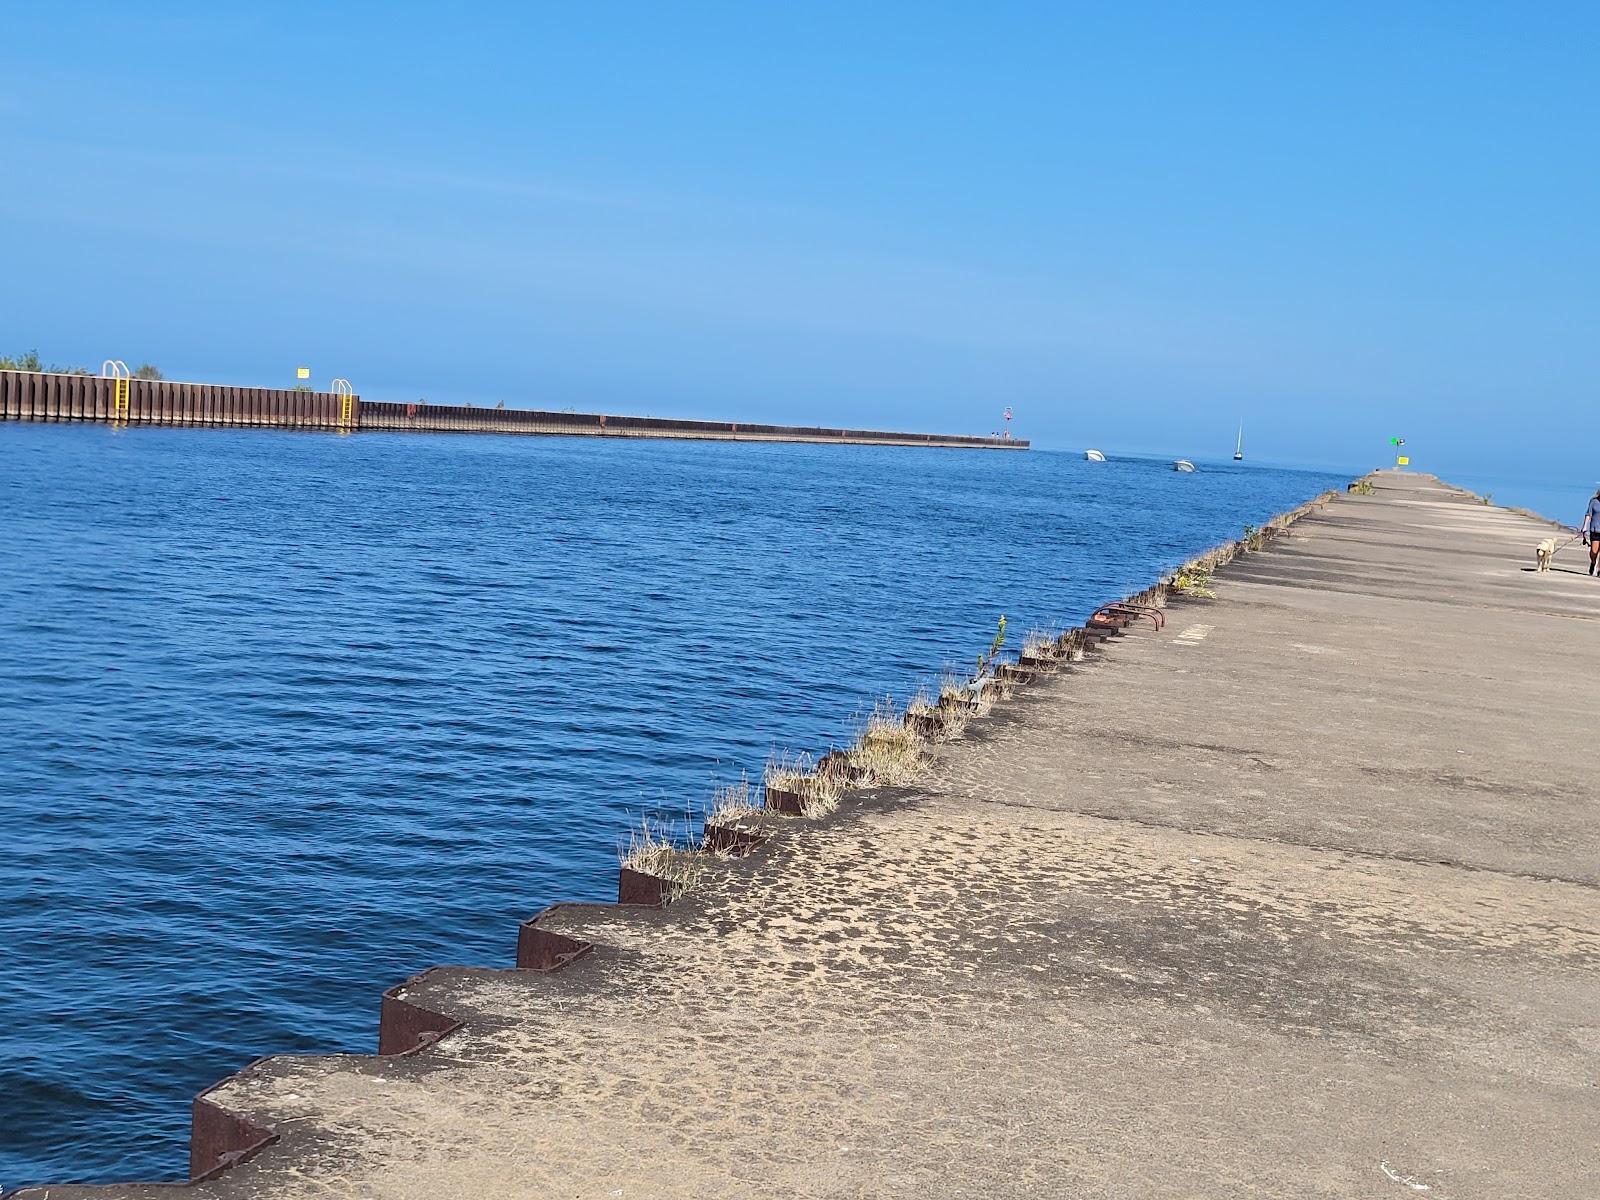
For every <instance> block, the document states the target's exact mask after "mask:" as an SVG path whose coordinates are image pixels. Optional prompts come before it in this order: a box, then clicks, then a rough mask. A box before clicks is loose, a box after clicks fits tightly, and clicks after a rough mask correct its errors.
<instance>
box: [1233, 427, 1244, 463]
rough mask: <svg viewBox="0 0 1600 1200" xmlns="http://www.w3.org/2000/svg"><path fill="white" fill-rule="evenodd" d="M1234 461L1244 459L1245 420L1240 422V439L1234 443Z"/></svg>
mask: <svg viewBox="0 0 1600 1200" xmlns="http://www.w3.org/2000/svg"><path fill="white" fill-rule="evenodd" d="M1233 461H1234V462H1243V461H1244V422H1243V421H1240V422H1239V440H1238V441H1237V442H1235V443H1234V444H1233Z"/></svg>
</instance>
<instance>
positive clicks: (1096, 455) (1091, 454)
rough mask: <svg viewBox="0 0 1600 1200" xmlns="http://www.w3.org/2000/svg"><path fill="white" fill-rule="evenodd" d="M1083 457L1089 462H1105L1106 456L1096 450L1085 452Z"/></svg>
mask: <svg viewBox="0 0 1600 1200" xmlns="http://www.w3.org/2000/svg"><path fill="white" fill-rule="evenodd" d="M1083 456H1084V457H1085V458H1086V459H1088V460H1089V461H1090V462H1105V460H1106V456H1105V455H1104V454H1101V453H1100V451H1098V450H1085V451H1084V452H1083Z"/></svg>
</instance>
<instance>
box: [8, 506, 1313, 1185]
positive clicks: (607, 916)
mask: <svg viewBox="0 0 1600 1200" xmlns="http://www.w3.org/2000/svg"><path fill="white" fill-rule="evenodd" d="M1332 498H1333V496H1332V494H1331V493H1329V494H1327V495H1324V496H1322V497H1319V498H1317V499H1316V500H1313V501H1310V502H1308V503H1306V504H1305V505H1302V506H1301V507H1299V508H1297V509H1295V510H1293V511H1292V512H1289V513H1285V514H1283V515H1281V516H1279V517H1277V518H1274V519H1273V520H1271V521H1268V522H1267V523H1266V524H1265V525H1264V526H1263V527H1262V528H1261V530H1260V531H1259V532H1258V533H1256V534H1254V535H1252V536H1251V537H1250V538H1248V539H1245V540H1241V541H1235V542H1229V543H1226V544H1224V545H1221V546H1218V547H1216V548H1214V549H1212V550H1210V551H1208V552H1207V553H1205V554H1203V555H1200V556H1199V557H1197V558H1195V559H1193V560H1191V561H1190V562H1189V563H1187V564H1186V565H1185V566H1184V567H1183V568H1182V569H1181V570H1180V571H1178V572H1176V573H1174V574H1172V575H1169V576H1168V577H1166V578H1164V579H1162V580H1160V581H1158V582H1156V583H1154V584H1152V586H1150V587H1149V588H1147V589H1145V590H1143V591H1140V592H1138V593H1136V594H1133V595H1130V596H1128V597H1127V598H1126V599H1124V600H1121V601H1115V602H1111V603H1107V604H1105V605H1101V606H1099V607H1098V608H1096V609H1095V610H1094V612H1093V613H1092V614H1090V615H1089V616H1088V618H1087V619H1086V620H1085V621H1084V623H1083V624H1082V625H1079V626H1077V627H1075V628H1071V629H1067V630H1065V631H1063V632H1052V633H1051V634H1050V635H1049V636H1044V635H1042V634H1037V635H1030V636H1028V637H1026V638H1024V639H1023V640H1022V641H1021V644H1020V647H1019V650H1020V653H1018V652H1015V651H1009V652H1006V653H1004V654H1003V655H1001V656H999V657H995V658H993V659H992V660H991V661H990V662H989V668H988V669H987V670H986V671H984V672H982V673H980V675H979V676H977V677H976V678H973V679H969V680H964V681H962V682H961V683H960V684H959V685H956V684H954V683H953V681H952V685H951V686H949V687H944V686H941V688H940V690H939V694H938V696H937V699H936V700H935V699H934V698H933V697H931V696H930V697H929V702H928V703H926V704H921V705H919V704H916V703H913V704H912V705H910V706H908V708H907V709H906V710H905V711H904V712H903V713H894V714H892V715H893V716H894V717H895V718H897V719H896V721H895V722H894V725H898V727H899V728H898V729H896V728H894V727H893V726H892V725H889V724H869V725H868V727H867V728H866V729H865V730H864V731H863V733H862V736H861V738H860V739H859V740H858V741H857V742H856V743H855V744H854V745H853V746H850V747H847V748H843V749H831V750H829V751H828V752H827V753H826V754H823V755H821V756H820V757H818V758H816V759H814V760H813V759H809V758H807V759H805V760H804V769H803V771H798V772H796V773H795V774H797V775H798V776H799V777H798V778H796V779H793V780H791V781H787V784H786V786H783V785H780V781H779V780H778V779H777V778H775V777H774V773H773V772H772V771H771V768H770V765H769V774H768V776H767V778H766V779H765V780H764V781H763V784H764V786H762V787H761V788H760V790H759V791H758V792H757V793H755V794H753V795H751V794H748V793H747V792H741V793H740V795H739V796H737V797H735V799H734V802H733V803H730V804H726V805H724V806H723V807H721V808H716V807H714V808H712V809H711V810H710V811H708V812H707V813H706V814H705V817H704V829H703V834H702V835H701V837H700V839H699V841H698V842H697V843H691V844H687V845H686V844H682V843H677V844H661V845H646V846H644V847H642V848H640V849H638V850H630V853H629V854H628V856H627V857H626V858H625V859H624V861H623V863H622V864H621V865H620V867H619V869H618V873H617V885H616V895H617V901H616V903H615V904H593V903H560V904H555V905H551V906H550V907H548V908H546V909H544V910H543V911H542V912H540V913H538V914H537V915H535V916H533V917H531V918H529V919H528V920H526V921H524V922H522V924H521V925H520V926H519V927H518V930H517V935H516V941H515V952H514V954H515V957H514V962H515V967H514V968H504V969H495V968H453V967H435V968H431V969H429V970H427V971H424V972H422V973H420V974H418V975H415V976H413V977H411V978H410V979H408V980H406V981H405V982H403V983H400V984H397V985H395V986H393V987H391V988H389V989H388V990H387V991H386V992H384V993H383V994H382V996H381V998H380V999H379V1005H378V1014H377V1021H376V1025H377V1047H376V1048H377V1054H376V1055H375V1056H372V1055H339V1056H291V1055H278V1056H272V1057H268V1058H263V1059H259V1060H257V1061H256V1062H255V1063H252V1064H251V1065H250V1066H248V1067H246V1068H245V1069H244V1070H242V1071H240V1072H239V1073H237V1074H235V1075H233V1076H230V1077H229V1078H227V1079H224V1080H222V1081H221V1082H219V1083H217V1084H215V1085H214V1086H212V1087H210V1088H208V1089H207V1090H206V1091H205V1092H202V1093H201V1094H200V1095H199V1096H198V1097H197V1098H196V1099H195V1101H194V1103H193V1106H192V1132H191V1141H190V1176H191V1179H190V1182H201V1181H205V1180H209V1179H213V1178H215V1177H217V1176H219V1175H221V1174H223V1173H225V1172H231V1171H233V1170H234V1169H235V1168H238V1167H239V1166H240V1165H241V1164H245V1163H246V1162H247V1161H248V1160H251V1159H256V1160H257V1161H256V1162H254V1163H252V1164H251V1165H250V1166H249V1167H247V1168H246V1169H245V1170H246V1172H247V1173H248V1176H249V1177H248V1178H246V1179H242V1180H240V1181H239V1182H238V1183H237V1185H236V1186H237V1188H238V1189H239V1190H237V1191H234V1192H230V1193H229V1194H230V1195H247V1194H251V1192H250V1189H251V1188H252V1187H254V1186H260V1187H262V1188H263V1190H265V1189H266V1188H267V1186H268V1183H269V1181H270V1179H271V1178H272V1176H273V1174H274V1173H280V1172H281V1173H287V1174H293V1175H304V1174H305V1173H306V1172H307V1171H308V1169H309V1168H308V1164H313V1163H315V1161H316V1160H317V1158H318V1156H319V1155H321V1154H325V1153H326V1149H325V1146H319V1144H318V1141H317V1139H318V1137H319V1136H320V1134H319V1133H318V1132H316V1131H310V1130H307V1128H306V1126H305V1125H304V1123H303V1122H300V1121H299V1119H298V1118H288V1119H284V1116H283V1113H282V1111H281V1109H279V1108H278V1107H277V1099H276V1097H270V1098H268V1099H263V1097H264V1096H265V1095H266V1093H268V1092H270V1091H272V1090H273V1089H274V1088H278V1086H279V1085H280V1084H282V1082H283V1081H284V1080H285V1079H287V1078H290V1077H292V1076H294V1074H295V1073H296V1072H299V1071H302V1070H305V1069H308V1068H309V1069H312V1070H322V1069H324V1068H326V1069H327V1070H329V1071H342V1070H344V1069H345V1068H347V1067H352V1066H354V1067H355V1069H358V1070H365V1069H371V1070H372V1071H373V1077H374V1078H378V1079H380V1080H382V1081H392V1082H394V1083H396V1084H398V1085H399V1086H401V1087H404V1086H409V1085H410V1084H412V1083H414V1082H415V1081H416V1080H418V1079H419V1078H422V1077H424V1076H425V1075H426V1074H427V1073H428V1072H429V1071H430V1070H433V1069H436V1068H437V1063H436V1062H435V1061H434V1058H433V1056H432V1055H431V1051H432V1050H433V1049H434V1048H435V1047H436V1046H439V1045H441V1044H443V1046H444V1053H445V1054H446V1055H448V1053H449V1048H450V1042H449V1039H450V1038H452V1037H453V1036H454V1035H456V1034H458V1033H459V1032H460V1031H462V1030H464V1029H465V1030H468V1031H469V1032H477V1033H480V1034H481V1033H483V1032H484V1031H485V1030H486V1029H488V1026H487V1025H486V1024H485V1022H484V1021H483V1018H482V1017H481V1015H480V1014H476V1013H473V1012H471V1011H469V1010H470V1009H471V1005H470V1004H469V1003H467V1002H466V1001H465V1000H464V999H463V987H464V984H463V980H469V981H471V984H472V985H473V986H482V985H488V986H505V987H507V988H514V989H529V991H530V994H533V995H538V994H540V993H539V992H538V990H537V989H540V988H544V987H547V986H548V987H550V988H552V989H554V988H561V989H564V990H563V991H562V993H561V994H562V995H563V996H564V997H565V999H566V1000H567V1002H568V1006H569V1009H570V1011H574V1012H581V1011H583V1010H585V1009H586V1008H588V1007H590V1001H592V999H593V997H592V996H590V995H588V994H586V991H585V989H586V988H597V989H603V988H607V987H613V986H615V987H619V988H620V987H622V986H625V984H624V983H622V982H619V981H618V980H617V977H616V975H615V974H609V975H608V974H607V973H608V972H616V970H617V957H618V952H617V949H616V947H615V946H614V945H608V944H607V943H606V942H603V941H601V940H599V939H597V938H596V937H594V936H591V935H592V934H593V932H594V931H593V930H592V929H590V928H589V923H591V922H593V921H601V922H612V923H613V926H612V929H611V930H610V933H611V935H612V936H613V937H615V938H618V939H619V940H620V939H621V937H622V926H623V924H624V923H626V924H627V925H628V926H629V927H630V928H631V929H633V930H634V931H635V932H634V933H632V934H630V935H629V937H630V953H631V955H632V956H638V955H639V945H640V944H641V943H644V942H649V941H651V940H652V939H654V938H657V937H663V938H665V937H668V936H671V935H670V932H669V931H667V930H665V929H664V928H663V924H662V923H664V922H666V921H670V920H671V919H672V918H671V917H669V916H668V914H667V910H668V909H669V908H672V907H673V906H674V905H678V904H680V903H684V902H687V903H689V904H693V903H695V902H696V897H697V894H700V893H701V892H702V891H703V890H709V888H707V887H706V885H705V884H704V883H703V882H702V881H703V879H704V876H705V874H706V873H707V872H710V871H721V870H726V869H728V868H730V867H736V868H737V869H739V870H740V871H742V872H744V875H743V876H742V878H741V880H740V881H739V882H740V884H741V885H742V884H743V883H748V882H749V881H750V878H751V876H753V875H755V874H756V873H758V872H760V871H762V870H763V869H764V868H771V866H772V865H773V860H774V859H775V858H777V857H779V856H783V857H784V858H786V859H788V860H801V861H803V860H804V857H805V856H806V855H808V854H814V853H815V852H816V851H815V847H814V844H813V843H811V842H810V841H808V836H809V833H810V832H811V831H814V830H816V829H818V828H820V827H821V826H823V825H824V824H826V823H829V822H830V820H831V823H832V824H833V825H834V826H837V825H839V824H842V823H844V822H846V821H848V820H850V819H851V818H852V816H853V815H854V814H858V813H859V812H860V811H862V810H864V809H866V808H867V807H868V806H869V805H870V803H871V800H870V799H869V797H870V796H871V794H873V793H875V792H879V791H885V792H889V793H893V792H894V791H895V789H896V786H897V779H899V781H900V782H904V779H903V778H900V777H899V774H898V772H899V770H900V768H901V767H903V766H905V764H906V763H907V761H908V760H911V759H915V758H917V757H918V756H920V755H922V754H923V753H924V752H925V751H926V750H928V749H930V748H931V747H933V746H934V745H937V744H945V743H948V742H952V741H957V740H959V739H961V738H962V737H963V735H964V734H965V733H966V732H967V731H969V730H970V729H971V728H972V727H971V726H970V724H969V722H971V721H974V720H977V719H980V718H984V717H987V716H989V715H990V714H991V713H1004V712H1005V710H1006V707H1007V706H1008V705H1010V704H1013V703H1014V702H1016V701H1017V700H1018V699H1019V698H1022V699H1025V697H1026V696H1027V689H1028V688H1029V687H1030V686H1031V685H1033V684H1035V683H1036V682H1038V681H1042V680H1048V679H1055V678H1061V677H1063V676H1070V675H1071V674H1072V673H1073V672H1074V671H1076V670H1078V669H1081V667H1083V666H1084V665H1089V666H1091V667H1092V665H1093V664H1094V663H1095V662H1096V660H1098V659H1099V658H1100V657H1101V656H1102V655H1103V653H1104V652H1105V651H1106V650H1107V648H1108V647H1114V646H1115V645H1116V644H1117V643H1118V642H1120V641H1122V640H1123V639H1125V638H1126V637H1127V636H1128V634H1130V633H1132V632H1133V631H1134V629H1135V628H1137V627H1140V626H1143V625H1149V626H1151V627H1153V628H1156V629H1159V628H1162V627H1163V626H1164V624H1165V618H1164V616H1163V613H1164V610H1165V609H1166V607H1167V603H1168V600H1169V597H1171V596H1177V597H1183V596H1185V595H1203V586H1204V582H1205V580H1206V578H1207V577H1208V575H1209V573H1210V572H1211V571H1212V570H1214V569H1217V568H1219V567H1221V566H1224V565H1226V564H1227V563H1229V562H1231V561H1233V560H1234V559H1237V558H1239V557H1241V556H1248V555H1251V554H1253V553H1255V552H1257V551H1259V550H1261V549H1263V548H1264V547H1265V546H1266V545H1267V544H1268V543H1270V542H1272V541H1273V540H1274V539H1276V538H1277V537H1279V536H1280V535H1282V534H1283V533H1284V532H1285V531H1286V530H1287V529H1288V528H1289V527H1290V526H1291V525H1292V524H1293V523H1294V522H1295V521H1297V520H1299V519H1300V518H1301V517H1304V516H1306V515H1308V514H1311V513H1313V512H1316V511H1318V510H1319V509H1320V508H1322V507H1323V506H1325V505H1326V504H1328V503H1329V502H1330V501H1331V500H1332ZM876 715H877V714H875V716H876ZM647 831H648V827H647ZM646 840H647V841H648V837H647V839H646ZM856 865H857V866H858V867H859V866H860V864H859V863H858V864H856ZM866 873H867V872H865V871H861V870H857V871H856V874H858V875H864V874H866ZM791 899H792V897H791ZM693 936H694V937H696V938H699V937H709V936H710V935H708V934H707V933H706V931H705V929H704V928H701V929H700V930H699V931H698V932H696V933H695V934H693ZM964 936H965V937H966V938H968V939H969V940H970V938H971V934H970V932H969V933H967V934H965V935H964ZM508 949H509V947H508ZM586 968H593V970H592V971H590V973H589V974H587V975H585V971H586ZM650 969H651V968H648V967H647V968H643V970H645V971H646V972H648V970H650ZM596 1007H598V1006H596ZM774 1020H775V1021H777V1019H776V1018H774ZM735 1057H738V1056H735ZM568 1065H569V1066H573V1065H574V1064H572V1063H569V1064H568ZM380 1072H384V1073H385V1074H380ZM296 1086H299V1085H296ZM279 1090H286V1089H279ZM293 1095H294V1097H295V1098H296V1101H298V1098H299V1097H300V1093H293ZM482 1099H483V1104H484V1106H485V1108H488V1107H491V1106H492V1105H493V1103H494V1101H493V1098H492V1097H487V1096H485V1097H483V1098H482ZM473 1121H474V1122H475V1123H476V1124H477V1126H478V1127H479V1128H478V1131H480V1132H481V1128H482V1127H487V1126H488V1125H490V1124H492V1122H493V1118H492V1117H490V1116H486V1115H485V1114H484V1112H481V1111H480V1112H478V1113H476V1114H475V1115H474V1117H473ZM357 1157H359V1151H357ZM279 1177H280V1178H281V1176H279ZM172 1186H173V1185H166V1184H156V1185H111V1186H100V1187H96V1186H75V1187H74V1186H67V1187H63V1186H50V1187H48V1188H35V1189H28V1190H26V1191H24V1192H22V1193H19V1194H18V1196H17V1200H22V1198H23V1197H26V1200H113V1198H115V1200H157V1198H158V1197H163V1196H170V1195H172V1194H173V1192H172V1190H171V1188H172ZM179 1194H182V1193H179ZM205 1194H209V1193H205ZM523 1194H543V1193H542V1192H539V1191H528V1192H526V1193H523ZM552 1194H553V1193H552Z"/></svg>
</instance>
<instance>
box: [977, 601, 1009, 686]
mask: <svg viewBox="0 0 1600 1200" xmlns="http://www.w3.org/2000/svg"><path fill="white" fill-rule="evenodd" d="M1005 644H1006V615H1005V613H1001V614H1000V625H999V627H998V628H997V629H996V630H995V634H994V641H993V642H991V643H990V644H989V649H988V652H987V653H985V654H980V655H979V656H978V678H979V679H982V678H983V677H984V676H985V675H987V674H988V673H989V672H990V671H991V670H993V668H994V663H995V659H997V658H999V657H1000V648H1001V647H1002V646H1004V645H1005Z"/></svg>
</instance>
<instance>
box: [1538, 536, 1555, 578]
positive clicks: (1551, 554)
mask: <svg viewBox="0 0 1600 1200" xmlns="http://www.w3.org/2000/svg"><path fill="white" fill-rule="evenodd" d="M1555 556H1556V539H1555V538H1553V537H1547V538H1545V540H1544V541H1542V542H1540V543H1539V544H1538V545H1537V546H1535V547H1534V549H1533V562H1534V569H1535V570H1536V571H1538V572H1539V573H1540V574H1541V575H1542V574H1544V572H1546V571H1548V570H1549V569H1550V560H1551V559H1553V558H1555Z"/></svg>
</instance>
